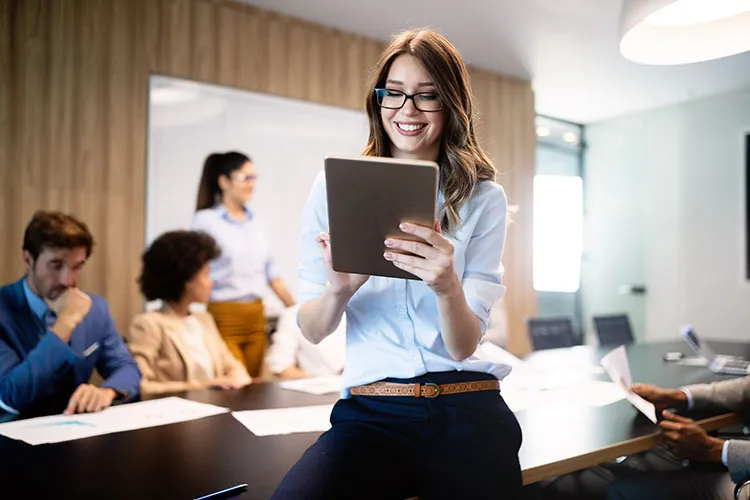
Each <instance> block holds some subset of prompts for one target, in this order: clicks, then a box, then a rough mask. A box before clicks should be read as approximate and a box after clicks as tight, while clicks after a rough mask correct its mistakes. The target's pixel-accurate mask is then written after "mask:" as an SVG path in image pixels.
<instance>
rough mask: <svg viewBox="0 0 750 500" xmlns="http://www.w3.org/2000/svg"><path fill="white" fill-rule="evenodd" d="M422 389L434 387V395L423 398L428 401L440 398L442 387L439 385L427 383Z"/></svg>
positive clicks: (426, 395)
mask: <svg viewBox="0 0 750 500" xmlns="http://www.w3.org/2000/svg"><path fill="white" fill-rule="evenodd" d="M422 387H434V388H435V392H434V393H433V394H425V395H424V396H423V397H425V398H427V399H435V398H436V397H438V396H440V386H439V385H437V384H433V383H432V382H427V383H425V384H424V385H423V386H422Z"/></svg>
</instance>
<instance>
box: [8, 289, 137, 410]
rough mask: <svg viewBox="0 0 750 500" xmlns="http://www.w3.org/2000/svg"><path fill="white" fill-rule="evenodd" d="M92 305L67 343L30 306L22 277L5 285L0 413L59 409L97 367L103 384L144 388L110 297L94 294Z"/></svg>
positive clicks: (128, 390) (129, 394)
mask: <svg viewBox="0 0 750 500" xmlns="http://www.w3.org/2000/svg"><path fill="white" fill-rule="evenodd" d="M89 295H90V297H91V310H90V311H89V313H88V314H87V315H86V317H85V318H84V319H83V321H82V322H81V323H80V324H79V325H78V326H77V327H76V329H75V330H73V333H72V335H71V337H70V342H69V344H66V343H65V342H63V341H62V340H60V338H59V337H58V336H57V335H55V334H54V333H52V332H50V331H48V330H47V328H46V326H45V325H44V324H43V323H42V321H40V320H39V319H38V318H37V317H36V316H35V315H34V313H33V312H32V311H31V308H30V307H29V304H28V302H27V300H26V296H25V295H24V291H23V281H22V280H21V281H17V282H16V283H13V284H12V285H7V286H4V287H2V288H0V417H4V418H3V420H5V419H8V417H12V416H15V415H20V416H22V417H26V416H35V415H48V414H52V413H60V412H62V411H63V410H64V409H65V407H66V406H67V403H68V400H69V399H70V396H71V395H72V394H73V391H75V389H76V387H78V386H79V385H80V384H83V383H86V382H88V380H89V378H90V377H91V374H92V372H93V371H94V368H96V369H97V371H98V372H99V374H100V375H101V376H102V377H104V379H105V382H104V383H103V384H102V387H110V388H112V389H115V390H116V391H118V392H120V393H122V394H123V395H124V398H122V401H130V400H132V399H133V398H135V397H137V396H138V394H139V387H140V382H141V374H140V372H139V371H138V366H137V365H136V363H135V361H134V360H133V357H132V356H131V355H130V352H129V351H128V349H127V347H125V343H124V342H123V341H122V339H121V338H120V335H119V334H118V333H117V330H116V329H115V325H114V322H113V321H112V317H111V316H110V314H109V308H108V307H107V302H106V301H105V300H104V299H103V298H101V297H98V296H95V295H91V294H89Z"/></svg>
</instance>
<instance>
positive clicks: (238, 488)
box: [195, 484, 247, 500]
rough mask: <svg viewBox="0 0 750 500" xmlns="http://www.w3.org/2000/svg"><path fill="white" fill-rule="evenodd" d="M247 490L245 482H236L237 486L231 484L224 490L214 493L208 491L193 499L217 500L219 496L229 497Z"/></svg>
mask: <svg viewBox="0 0 750 500" xmlns="http://www.w3.org/2000/svg"><path fill="white" fill-rule="evenodd" d="M245 490H247V485H246V484H238V485H237V486H232V487H230V488H227V489H225V490H221V491H216V492H214V493H209V494H208V495H204V496H202V497H198V498H196V499H195V500H209V499H211V500H218V499H219V498H229V497H232V496H235V495H239V494H240V493H242V492H244V491H245Z"/></svg>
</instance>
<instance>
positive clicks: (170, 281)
mask: <svg viewBox="0 0 750 500" xmlns="http://www.w3.org/2000/svg"><path fill="white" fill-rule="evenodd" d="M220 253H221V251H220V250H219V248H218V246H217V245H216V242H215V241H214V239H213V238H211V236H209V235H207V234H204V233H200V232H195V231H172V232H168V233H164V234H162V235H161V236H159V237H158V238H157V239H156V240H154V242H153V243H152V244H151V246H150V247H149V248H148V250H146V251H145V252H144V253H143V256H142V269H141V275H140V277H139V278H138V282H139V284H140V288H141V293H143V295H144V296H145V297H146V299H147V300H157V299H158V300H161V301H162V308H161V310H160V311H154V312H148V313H144V314H139V315H138V316H136V317H135V318H133V321H132V323H131V326H130V331H129V333H128V335H127V341H128V347H129V348H130V351H131V352H132V353H133V356H134V357H135V360H136V362H137V363H138V366H139V368H140V369H141V372H142V374H143V380H142V382H141V391H142V392H143V393H144V394H147V393H151V394H154V393H163V392H175V391H185V390H191V389H201V388H205V387H220V388H222V389H234V388H240V387H244V386H245V385H247V384H249V383H250V376H249V375H248V373H247V370H245V367H244V366H243V365H242V363H240V362H239V361H238V360H237V359H235V358H234V356H232V354H231V353H230V352H229V348H228V347H227V345H226V343H225V342H224V340H222V338H221V336H220V335H219V332H218V330H217V328H216V323H214V320H213V318H212V317H211V315H210V314H208V313H205V312H197V311H191V310H190V305H191V304H193V303H204V304H205V303H206V302H208V300H209V297H210V295H211V278H210V276H209V262H210V261H211V260H212V259H215V258H217V257H218V256H219V255H220Z"/></svg>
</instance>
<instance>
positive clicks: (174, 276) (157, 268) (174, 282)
mask: <svg viewBox="0 0 750 500" xmlns="http://www.w3.org/2000/svg"><path fill="white" fill-rule="evenodd" d="M219 255H221V250H220V249H219V246H218V245H217V244H216V240H214V239H213V238H212V237H211V236H209V235H208V234H206V233H203V232H198V231H170V232H167V233H164V234H162V235H161V236H159V237H158V238H156V239H155V240H154V241H153V242H152V243H151V246H150V247H149V248H148V249H147V250H146V251H145V252H143V255H142V256H141V262H142V263H143V264H142V267H141V275H140V276H139V277H138V284H139V285H140V287H141V293H142V294H143V295H144V296H145V297H146V299H147V300H156V299H161V300H163V301H165V302H179V301H180V300H181V299H182V296H183V295H184V294H185V285H186V284H187V282H188V281H190V280H191V279H193V277H194V276H195V275H196V274H198V272H200V270H201V269H203V266H205V265H206V264H207V263H208V262H210V261H212V260H214V259H216V258H217V257H219Z"/></svg>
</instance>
